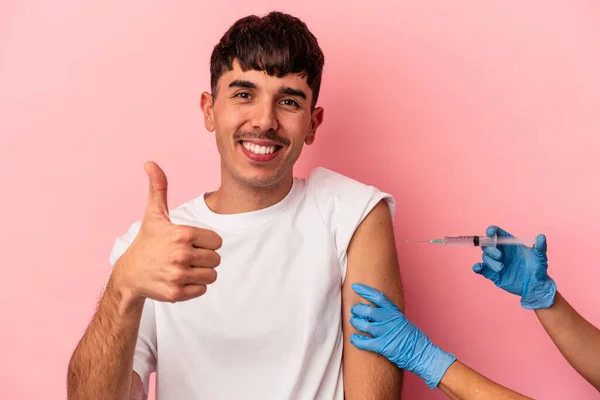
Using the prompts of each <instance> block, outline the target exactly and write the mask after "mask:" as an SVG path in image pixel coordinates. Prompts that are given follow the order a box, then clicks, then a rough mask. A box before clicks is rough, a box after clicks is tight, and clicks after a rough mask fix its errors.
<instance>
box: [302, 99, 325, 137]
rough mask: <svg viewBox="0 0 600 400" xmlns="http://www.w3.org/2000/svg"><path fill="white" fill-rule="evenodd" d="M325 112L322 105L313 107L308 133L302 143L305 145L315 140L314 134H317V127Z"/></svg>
mask: <svg viewBox="0 0 600 400" xmlns="http://www.w3.org/2000/svg"><path fill="white" fill-rule="evenodd" d="M324 114H325V110H324V109H323V107H315V109H314V110H313V112H312V116H311V119H310V130H309V132H308V135H306V139H304V143H306V144H307V145H311V144H312V143H313V142H314V141H315V135H316V134H317V128H318V127H319V126H320V125H321V124H322V123H323V116H324Z"/></svg>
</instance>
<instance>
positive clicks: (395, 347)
mask: <svg viewBox="0 0 600 400" xmlns="http://www.w3.org/2000/svg"><path fill="white" fill-rule="evenodd" d="M352 289H354V291H355V292H356V293H358V294H359V295H360V296H362V297H363V298H365V299H367V300H369V301H370V302H371V303H373V304H375V306H377V307H373V306H370V305H368V304H362V303H359V304H356V305H354V306H353V307H352V308H351V312H352V315H353V317H352V318H351V319H350V323H351V324H352V326H354V328H356V330H358V331H361V332H365V333H367V334H369V335H371V336H373V337H372V338H370V337H367V336H364V335H359V334H356V333H355V334H353V335H352V336H351V337H350V342H351V343H352V344H353V345H355V346H356V347H358V348H359V349H363V350H368V351H372V352H376V353H379V354H381V355H383V356H384V357H386V358H388V359H389V360H390V361H392V362H393V363H394V364H396V365H397V366H398V368H400V369H405V370H408V371H410V372H412V373H414V374H416V375H418V376H419V377H421V378H422V379H423V380H425V382H426V383H427V385H428V386H429V387H430V388H431V389H434V388H436V387H437V386H438V383H439V382H440V380H441V379H442V377H443V376H444V374H445V373H446V370H447V369H448V367H450V365H451V364H452V363H453V362H454V361H455V360H456V357H455V356H454V355H453V354H450V353H447V352H445V351H443V350H442V349H440V348H439V347H437V346H435V345H434V344H433V343H432V342H431V340H430V339H429V337H428V336H427V335H426V334H425V333H424V332H423V331H421V330H420V329H419V328H417V327H416V326H415V325H413V324H412V322H410V321H409V320H408V319H407V318H406V317H405V316H404V314H403V313H402V311H400V309H399V308H398V307H397V306H396V305H395V304H394V303H393V302H392V301H390V300H389V299H388V298H387V297H386V296H385V295H384V294H383V293H381V292H378V291H377V290H375V289H374V288H371V287H369V286H366V285H362V284H353V285H352Z"/></svg>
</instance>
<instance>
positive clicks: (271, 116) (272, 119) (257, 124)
mask: <svg viewBox="0 0 600 400" xmlns="http://www.w3.org/2000/svg"><path fill="white" fill-rule="evenodd" d="M274 108H275V107H274V105H273V104H271V103H270V102H262V103H260V104H258V105H257V106H256V108H255V110H254V115H253V118H252V128H253V129H255V130H258V131H260V132H266V131H276V130H277V128H279V122H278V121H277V115H276V113H275V110H274Z"/></svg>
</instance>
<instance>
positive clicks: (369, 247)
mask: <svg viewBox="0 0 600 400" xmlns="http://www.w3.org/2000/svg"><path fill="white" fill-rule="evenodd" d="M353 283H363V284H366V285H370V286H374V287H377V288H379V289H380V290H381V291H383V292H385V293H386V294H387V295H388V296H389V298H390V299H391V300H392V301H393V302H394V303H396V304H397V305H398V307H399V308H400V309H401V310H404V297H403V293H402V283H401V280H400V269H399V266H398V257H397V253H396V242H395V237H394V229H393V223H392V218H391V214H390V211H389V209H388V206H387V204H386V203H385V202H384V201H381V202H379V204H377V205H376V206H375V207H374V208H373V210H372V211H371V212H370V213H369V215H367V217H366V218H365V219H364V220H363V222H362V223H361V224H360V226H359V227H358V228H357V229H356V231H355V233H354V236H353V237H352V240H351V241H350V244H349V246H348V268H347V272H346V279H345V281H344V285H343V287H342V316H343V325H342V327H343V330H344V355H343V363H344V391H345V398H346V399H348V400H353V399H360V400H368V399H393V400H397V399H399V398H400V396H401V394H402V378H403V371H402V370H400V369H398V367H396V365H394V364H393V363H392V362H390V361H389V360H388V359H387V358H385V357H383V356H380V355H379V354H375V353H372V352H367V351H362V350H359V349H357V348H356V347H354V346H353V345H352V344H351V343H350V341H349V339H350V335H352V334H353V333H358V332H357V331H356V330H355V329H354V327H352V325H351V324H350V322H349V321H350V318H351V316H352V315H351V313H350V308H351V307H352V306H353V305H354V304H356V303H359V302H360V301H361V300H362V301H363V302H364V300H363V299H362V298H361V297H360V296H359V295H358V294H356V293H355V292H354V291H353V290H352V284H353Z"/></svg>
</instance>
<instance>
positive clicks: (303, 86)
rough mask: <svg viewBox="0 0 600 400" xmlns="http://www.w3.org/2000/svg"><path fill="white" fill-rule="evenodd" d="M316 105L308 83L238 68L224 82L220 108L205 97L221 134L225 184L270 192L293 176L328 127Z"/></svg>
mask: <svg viewBox="0 0 600 400" xmlns="http://www.w3.org/2000/svg"><path fill="white" fill-rule="evenodd" d="M311 101H312V91H311V89H310V87H309V86H308V84H307V83H306V78H305V77H300V76H299V75H296V74H288V75H286V76H284V77H282V78H278V77H276V76H269V75H267V73H266V72H263V71H254V70H249V71H246V72H244V71H242V69H241V68H240V66H239V64H238V63H237V62H234V63H233V69H232V70H231V71H228V72H226V73H224V74H223V75H222V76H221V78H220V79H219V82H218V91H217V98H216V99H215V101H214V103H213V101H212V98H211V95H210V94H209V93H203V94H202V104H201V106H202V110H203V111H204V115H205V125H206V129H208V130H209V131H211V132H212V131H215V136H216V141H217V148H218V150H219V153H220V155H221V165H222V172H223V178H224V179H227V178H228V177H231V178H233V179H234V180H235V181H237V182H239V183H241V184H243V185H246V186H249V187H261V188H267V187H269V186H272V185H275V184H276V183H278V182H279V181H280V180H281V179H282V178H284V177H286V176H289V175H291V172H292V167H293V165H294V164H295V162H296V160H298V157H299V156H300V153H301V152H302V148H303V146H304V144H307V145H310V144H311V143H312V142H313V141H314V138H315V133H316V130H317V128H318V126H319V125H320V124H321V122H322V121H323V109H322V108H320V107H318V108H315V109H314V110H311ZM226 174H227V175H229V176H226Z"/></svg>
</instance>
